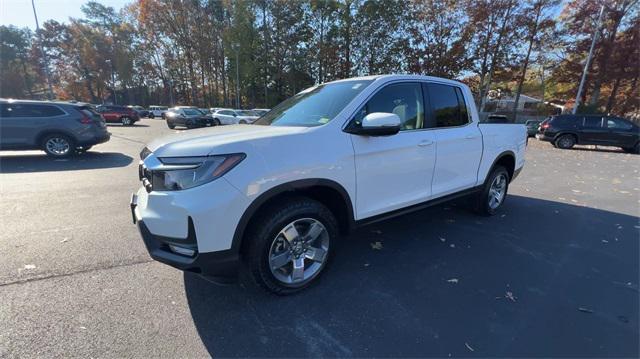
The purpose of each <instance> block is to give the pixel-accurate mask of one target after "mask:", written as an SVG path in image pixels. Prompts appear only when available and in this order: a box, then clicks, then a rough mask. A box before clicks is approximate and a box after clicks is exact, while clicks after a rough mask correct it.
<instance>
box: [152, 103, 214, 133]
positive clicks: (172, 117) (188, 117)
mask: <svg viewBox="0 0 640 359" xmlns="http://www.w3.org/2000/svg"><path fill="white" fill-rule="evenodd" d="M165 120H166V121H167V126H168V127H169V128H170V129H174V128H175V127H176V126H184V127H186V128H196V127H205V126H215V125H216V122H215V121H214V120H213V118H212V117H211V116H207V115H205V114H204V113H202V111H200V110H199V109H197V108H195V107H190V106H178V107H173V108H171V109H169V111H168V112H167V113H166V115H165Z"/></svg>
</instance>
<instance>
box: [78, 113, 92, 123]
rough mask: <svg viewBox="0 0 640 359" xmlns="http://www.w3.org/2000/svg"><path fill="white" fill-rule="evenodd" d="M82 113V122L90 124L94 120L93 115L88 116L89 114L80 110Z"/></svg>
mask: <svg viewBox="0 0 640 359" xmlns="http://www.w3.org/2000/svg"><path fill="white" fill-rule="evenodd" d="M80 113H81V114H82V118H80V123H82V124H84V125H90V124H91V122H93V120H91V117H89V116H87V114H86V113H84V111H80Z"/></svg>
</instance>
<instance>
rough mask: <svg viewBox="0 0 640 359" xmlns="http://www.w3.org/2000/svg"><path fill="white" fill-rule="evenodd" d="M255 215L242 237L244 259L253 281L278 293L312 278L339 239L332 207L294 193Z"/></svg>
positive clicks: (297, 287) (304, 284) (292, 289)
mask: <svg viewBox="0 0 640 359" xmlns="http://www.w3.org/2000/svg"><path fill="white" fill-rule="evenodd" d="M258 216H259V217H257V218H256V221H255V222H254V225H253V226H252V227H251V228H250V230H249V232H248V233H247V236H246V238H245V241H248V242H247V246H248V248H247V250H246V254H247V255H246V260H247V262H248V266H249V269H250V271H251V274H252V277H253V279H254V280H255V282H256V283H258V284H259V285H260V286H262V287H263V288H265V289H266V290H268V291H271V292H273V293H276V294H280V295H285V294H292V293H295V292H297V291H300V290H302V289H304V288H306V287H308V286H309V285H311V284H312V283H313V282H315V281H316V280H317V279H318V277H319V276H320V274H321V273H322V271H323V270H324V268H325V267H326V265H327V263H328V260H329V257H330V254H331V250H332V247H334V246H335V244H336V242H337V239H338V224H337V221H336V219H335V217H334V215H333V214H332V213H331V211H329V209H327V208H326V207H325V206H324V205H323V204H321V203H319V202H317V201H314V200H312V199H309V198H305V197H297V198H290V199H288V200H286V201H284V202H281V203H278V204H276V205H273V206H270V207H269V208H267V209H265V210H264V211H262V212H261V213H260V214H258Z"/></svg>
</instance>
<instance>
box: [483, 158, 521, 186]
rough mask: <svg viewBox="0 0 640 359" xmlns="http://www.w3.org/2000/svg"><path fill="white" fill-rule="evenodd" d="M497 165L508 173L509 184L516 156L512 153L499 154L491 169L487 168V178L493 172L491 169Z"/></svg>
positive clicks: (514, 168) (514, 167) (513, 171)
mask: <svg viewBox="0 0 640 359" xmlns="http://www.w3.org/2000/svg"><path fill="white" fill-rule="evenodd" d="M498 165H501V166H503V167H504V168H506V169H507V173H509V182H511V180H512V179H513V174H514V173H515V170H516V154H515V153H514V152H513V151H504V152H502V153H500V154H499V155H498V156H497V157H496V159H495V160H494V161H493V163H492V164H491V167H489V172H487V177H489V174H490V173H491V171H493V169H494V168H495V167H496V166H498ZM485 180H486V178H485Z"/></svg>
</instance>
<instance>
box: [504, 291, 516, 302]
mask: <svg viewBox="0 0 640 359" xmlns="http://www.w3.org/2000/svg"><path fill="white" fill-rule="evenodd" d="M504 297H505V298H507V299H509V300H510V301H512V302H515V301H516V300H517V298H516V297H514V296H513V293H512V292H506V293H505V294H504Z"/></svg>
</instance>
